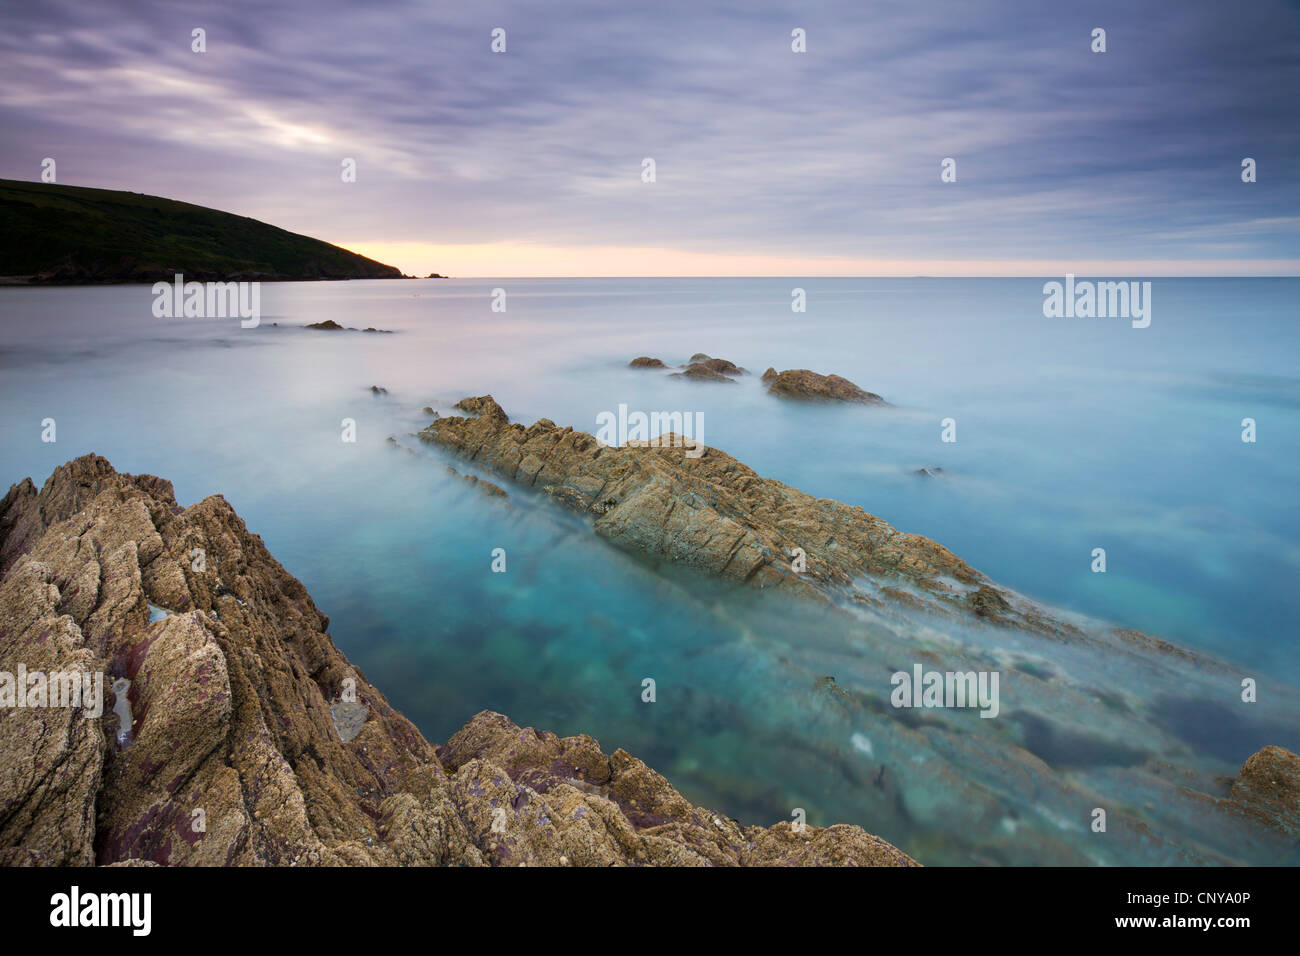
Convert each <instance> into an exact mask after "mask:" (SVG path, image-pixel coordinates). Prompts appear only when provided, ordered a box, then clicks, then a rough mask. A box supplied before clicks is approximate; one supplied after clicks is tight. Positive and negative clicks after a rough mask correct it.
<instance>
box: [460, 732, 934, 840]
mask: <svg viewBox="0 0 1300 956" xmlns="http://www.w3.org/2000/svg"><path fill="white" fill-rule="evenodd" d="M438 756H439V757H440V758H441V760H442V762H443V765H444V766H445V767H446V768H447V769H448V770H449V771H451V772H452V774H453V776H452V782H453V793H454V794H455V797H456V800H457V805H458V806H459V807H460V808H461V809H462V812H463V813H464V814H465V815H466V816H467V817H469V818H471V819H472V820H473V823H472V824H471V831H472V832H483V831H486V836H485V841H484V842H486V843H487V844H489V846H490V848H489V849H487V850H486V851H485V852H486V855H487V856H488V857H489V858H490V859H492V860H493V861H494V862H499V863H504V864H510V865H514V866H517V865H519V864H527V865H529V866H533V865H549V866H556V865H559V863H560V858H561V857H564V858H566V859H567V860H568V862H569V864H571V865H575V866H609V865H611V864H619V863H646V864H651V865H671V866H701V865H703V866H707V865H719V866H730V865H737V864H740V865H790V864H799V865H849V866H915V865H916V863H915V861H914V860H912V859H911V857H909V856H907V855H906V854H905V853H903V852H902V851H900V850H898V849H896V848H894V847H893V846H890V845H889V844H888V843H886V842H884V841H883V840H880V839H879V838H877V837H873V836H871V835H870V834H867V833H865V832H864V831H863V830H861V829H859V828H858V827H850V826H843V825H841V826H837V827H831V828H829V829H824V828H820V827H806V828H805V830H804V832H802V833H795V832H794V830H793V828H792V826H791V825H790V824H789V823H784V822H783V823H779V824H777V825H776V826H774V827H756V826H750V827H745V826H741V825H739V824H737V823H736V821H734V820H731V819H728V818H726V817H723V816H721V815H719V814H715V813H713V812H711V811H708V810H704V809H701V808H699V807H693V806H691V804H690V803H689V802H688V801H687V800H686V799H685V798H683V797H682V796H681V794H679V793H678V792H677V791H676V790H674V789H673V788H672V786H670V785H669V783H668V781H667V780H665V779H664V778H663V777H661V776H660V775H659V774H657V773H655V772H654V771H653V770H651V769H650V768H649V767H647V766H646V765H645V764H644V763H642V762H641V761H640V760H637V759H636V758H635V757H633V756H632V755H631V754H629V753H627V752H626V751H624V750H616V751H615V752H614V753H613V755H612V756H608V757H607V756H606V755H605V754H604V753H603V752H602V751H601V749H600V744H599V743H598V742H597V741H596V740H594V739H592V738H591V737H588V736H586V735H585V734H583V735H579V736H576V737H564V738H560V737H557V736H556V735H555V734H552V733H548V732H544V731H543V732H539V731H536V730H532V729H522V730H521V729H520V728H519V727H516V726H515V725H514V724H513V723H511V722H510V721H509V720H508V719H507V718H505V717H503V716H502V715H500V714H494V713H491V712H490V711H484V712H482V713H480V714H477V715H476V716H475V717H474V718H473V719H472V720H471V721H470V722H469V723H467V724H466V725H465V726H464V727H463V728H461V730H459V731H458V732H457V733H456V735H455V736H454V737H452V738H451V739H450V740H449V741H447V743H446V745H445V746H443V747H441V748H440V749H439V751H438ZM495 808H501V809H502V811H503V812H501V813H499V814H496V817H497V821H498V827H497V829H498V831H499V832H496V833H493V832H492V823H493V815H494V809H495ZM480 845H483V844H482V843H481V844H480Z"/></svg>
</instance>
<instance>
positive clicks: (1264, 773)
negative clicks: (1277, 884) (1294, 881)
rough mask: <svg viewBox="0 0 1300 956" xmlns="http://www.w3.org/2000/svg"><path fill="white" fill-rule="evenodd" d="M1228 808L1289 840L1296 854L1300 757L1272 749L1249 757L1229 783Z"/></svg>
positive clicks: (1298, 846)
mask: <svg viewBox="0 0 1300 956" xmlns="http://www.w3.org/2000/svg"><path fill="white" fill-rule="evenodd" d="M1228 804H1229V806H1230V808H1231V809H1232V810H1234V811H1236V812H1238V813H1240V814H1241V815H1243V816H1245V817H1247V818H1248V819H1250V820H1252V821H1254V822H1256V823H1258V824H1261V825H1263V826H1265V827H1267V828H1269V829H1271V830H1274V831H1276V832H1278V833H1279V834H1281V835H1283V836H1285V837H1287V838H1289V839H1290V841H1291V845H1292V849H1293V851H1296V852H1300V756H1296V755H1295V754H1293V753H1291V751H1289V750H1286V749H1284V748H1282V747H1273V746H1270V747H1264V748H1263V749H1262V750H1260V751H1258V752H1257V753H1254V754H1252V755H1251V756H1250V757H1249V758H1248V759H1247V760H1246V762H1245V764H1244V765H1243V766H1242V768H1241V773H1240V774H1239V775H1238V776H1237V779H1236V780H1235V781H1233V784H1232V791H1231V793H1230V794H1229V798H1228Z"/></svg>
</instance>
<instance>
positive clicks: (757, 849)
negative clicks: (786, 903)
mask: <svg viewBox="0 0 1300 956" xmlns="http://www.w3.org/2000/svg"><path fill="white" fill-rule="evenodd" d="M492 404H493V405H495V403H492ZM480 410H481V411H484V412H487V413H489V415H490V413H491V410H492V409H491V408H490V407H488V406H486V405H484V404H480ZM476 421H479V422H484V423H487V422H489V421H491V418H490V417H480V418H478V419H476ZM151 606H152V607H154V608H159V609H164V610H163V612H162V613H161V614H151ZM328 628H329V620H328V618H327V617H326V616H325V615H324V614H322V613H321V612H320V611H319V610H318V609H317V607H316V605H315V604H314V603H313V601H312V599H311V597H310V596H309V595H308V594H307V592H306V590H305V589H304V588H303V586H302V584H301V583H300V582H298V581H297V580H296V579H295V578H294V577H292V576H291V575H290V574H289V573H288V572H287V571H285V569H284V568H283V567H281V566H280V564H279V563H278V562H277V561H276V560H275V559H274V558H273V557H272V556H271V555H270V553H269V552H268V551H267V549H266V547H265V546H264V545H263V543H262V541H261V539H260V538H258V537H257V536H256V535H254V534H251V533H250V532H249V531H248V530H247V528H246V527H245V526H244V523H243V522H242V521H241V520H240V519H239V517H238V516H237V515H236V514H235V513H234V511H233V510H232V509H231V507H230V505H229V504H228V503H227V502H226V501H225V500H224V499H223V498H221V497H220V496H213V497H210V498H206V499H204V500H203V501H201V502H199V503H197V504H194V505H191V506H190V507H188V508H184V507H181V506H180V505H179V504H178V503H177V501H176V499H175V497H174V495H173V492H172V487H171V485H170V483H169V482H166V481H164V480H162V479H159V478H155V477H152V476H149V475H139V476H132V475H124V474H118V473H117V472H115V471H114V470H113V468H112V467H111V466H110V465H109V463H108V462H107V461H105V460H104V459H103V458H99V457H97V456H94V455H88V456H85V457H83V458H79V459H77V460H75V461H72V462H69V463H68V464H66V465H63V466H61V467H60V468H58V469H57V470H56V471H55V472H54V474H53V475H52V476H51V477H50V478H49V480H48V481H46V483H45V485H44V487H42V488H41V490H40V491H39V492H38V491H37V490H36V487H35V486H34V485H33V484H32V482H31V481H30V480H26V481H23V482H21V483H19V484H17V485H14V486H13V487H12V488H11V489H10V490H9V493H8V494H7V495H6V496H5V497H4V499H3V501H2V502H0V671H5V672H8V673H10V674H14V673H16V672H17V671H18V669H19V667H20V666H22V667H25V668H26V670H27V672H28V673H35V672H37V671H39V672H41V673H43V674H50V673H54V672H62V673H82V672H85V673H92V674H93V673H96V672H98V673H102V675H103V678H104V679H103V688H104V694H105V699H103V701H102V704H103V707H102V714H101V715H100V716H93V715H92V716H87V712H86V709H85V708H82V709H77V708H73V707H68V706H39V707H38V706H33V707H23V708H19V707H13V706H5V707H2V708H0V864H43V865H68V864H78V865H86V864H92V863H99V864H120V863H124V862H130V861H143V862H153V863H159V864H166V865H177V864H215V865H232V864H272V865H314V864H351V865H368V864H385V865H387V864H418V865H424V864H469V865H479V864H485V863H486V864H494V863H501V864H510V865H517V864H521V863H528V864H534V863H538V864H552V865H555V864H558V865H565V864H568V865H587V864H609V863H631V864H635V863H645V864H710V863H712V864H745V865H757V864H787V863H848V864H862V865H869V864H890V865H892V864H898V865H910V864H911V863H912V861H911V860H910V859H909V858H908V857H906V856H905V855H904V854H902V853H900V852H899V851H897V850H895V849H894V848H893V847H891V846H889V845H888V844H886V843H884V842H883V841H881V840H879V839H877V838H875V837H872V836H869V835H868V834H866V833H865V832H863V831H862V830H860V829H858V828H856V827H847V826H835V827H830V828H826V829H822V828H816V827H808V828H806V829H805V830H803V831H802V832H799V833H796V832H794V831H793V829H792V828H791V826H790V825H789V824H784V823H783V824H778V825H777V826H774V827H771V828H762V827H742V826H739V825H738V824H736V823H735V822H734V821H732V820H729V819H727V818H726V817H723V816H721V815H718V814H713V813H710V812H708V811H706V810H702V809H700V808H696V807H693V806H691V805H690V804H689V803H688V802H687V801H686V800H685V799H684V798H682V797H681V796H680V795H679V794H678V793H677V792H676V791H675V790H673V788H672V787H671V786H670V785H669V784H668V782H667V781H665V780H664V779H663V778H662V777H660V776H659V775H658V774H655V773H654V771H652V770H650V769H649V768H648V767H646V766H645V765H644V764H643V763H641V762H640V761H639V760H637V759H635V758H634V757H632V756H630V755H628V754H626V753H624V752H623V751H616V752H615V753H614V754H613V755H612V756H606V755H605V754H604V753H603V752H602V751H601V749H600V747H599V744H597V742H596V741H595V740H593V739H591V738H590V737H571V738H565V739H560V738H557V737H555V736H554V735H552V734H547V733H544V732H538V731H534V730H531V729H520V728H518V727H516V726H515V725H514V724H512V723H510V721H509V720H507V719H506V718H505V717H502V716H501V715H499V714H492V713H487V712H485V713H482V714H479V715H478V716H477V717H475V718H474V719H473V720H471V721H470V722H469V724H467V725H466V726H465V728H464V729H463V730H462V731H460V732H459V733H458V734H457V735H456V736H455V737H453V738H452V740H451V741H449V742H448V744H447V745H446V747H444V748H443V749H442V758H441V759H440V758H439V753H438V751H436V750H435V749H434V748H433V747H432V746H431V745H430V744H429V743H428V742H426V741H425V739H424V738H423V737H422V736H421V735H420V733H419V731H418V730H417V729H416V728H415V727H414V726H413V725H412V724H411V723H410V722H409V721H407V720H406V719H405V718H404V717H402V715H401V714H399V713H397V712H396V711H395V710H394V709H393V708H392V707H391V706H390V705H389V703H388V701H387V700H386V699H385V698H384V696H383V694H381V693H380V692H379V690H378V689H376V688H375V687H373V686H372V685H371V684H370V683H369V682H368V681H367V680H366V679H365V676H364V675H363V674H362V673H361V672H360V671H359V670H357V669H356V668H355V667H353V666H352V665H351V664H350V663H349V662H348V661H347V659H346V658H345V657H344V656H343V655H342V654H341V653H340V652H339V651H338V649H337V648H335V646H334V644H333V641H332V640H331V639H330V637H329V634H328ZM128 681H129V685H128V684H127V683H126V682H128ZM114 684H117V685H118V686H119V687H123V688H127V689H125V690H124V691H123V693H124V697H125V699H124V700H121V701H119V700H115V699H114V698H113V694H112V693H111V691H110V690H109V688H110V687H111V686H113V685H114ZM119 712H120V713H123V714H127V715H129V716H128V717H127V720H129V722H130V726H129V727H119V726H118V720H117V718H116V714H117V713H119ZM119 729H120V730H123V731H127V732H126V733H122V734H120V735H119V733H118V731H119Z"/></svg>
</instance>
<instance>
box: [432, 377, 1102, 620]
mask: <svg viewBox="0 0 1300 956" xmlns="http://www.w3.org/2000/svg"><path fill="white" fill-rule="evenodd" d="M457 407H459V408H462V409H464V410H466V411H469V412H471V413H472V414H473V415H474V416H476V417H472V418H443V419H439V420H438V421H436V422H433V423H432V424H431V425H429V426H428V427H427V428H425V429H424V430H423V431H421V432H420V433H419V437H420V439H421V440H422V441H426V442H432V443H435V444H439V445H442V446H444V447H446V448H449V449H451V450H452V451H454V452H456V453H457V454H459V455H462V456H464V457H465V458H467V459H471V460H473V461H474V462H475V464H477V465H480V466H482V467H484V468H488V469H491V470H492V471H494V472H496V473H497V474H499V475H502V476H504V477H506V478H508V479H510V480H512V481H517V482H519V483H521V484H524V485H529V486H532V487H535V488H538V489H540V490H542V491H544V492H545V493H546V494H548V495H550V496H551V497H552V498H555V499H556V500H557V501H559V502H561V503H563V504H564V505H566V506H567V507H569V508H572V509H574V510H577V511H582V512H586V513H588V514H591V515H592V516H593V517H594V518H595V522H594V529H595V531H596V533H597V534H599V535H601V536H602V537H604V538H606V539H608V540H610V541H612V542H614V543H616V544H618V545H620V546H622V547H624V548H626V549H628V550H631V551H634V552H639V553H642V554H644V555H647V556H649V557H651V558H655V559H667V560H670V561H674V562H677V563H681V564H685V565H688V566H691V567H695V568H698V569H700V570H703V571H706V572H708V573H711V574H715V575H719V576H722V577H724V578H731V579H733V580H738V581H743V582H745V583H748V584H752V585H755V586H758V587H781V588H786V589H788V590H791V591H793V592H797V593H800V594H804V595H808V596H814V597H820V598H826V597H838V596H843V595H845V594H847V593H851V591H852V588H853V582H854V581H855V580H856V579H857V578H859V577H860V576H862V575H870V576H872V577H875V578H884V579H888V580H894V581H900V582H905V583H907V584H909V585H911V586H913V587H914V589H915V590H916V591H917V594H916V595H915V596H912V597H911V599H912V600H913V601H915V602H916V603H917V604H918V605H919V606H930V607H932V609H937V610H945V611H948V612H951V613H958V614H961V615H968V614H970V613H971V612H975V613H979V614H982V615H987V616H990V617H993V618H994V619H995V620H996V621H998V622H1003V621H1006V622H1012V621H1014V622H1016V623H1019V624H1021V625H1023V626H1027V627H1034V628H1036V629H1040V630H1042V629H1046V630H1048V631H1052V632H1057V633H1075V632H1076V631H1077V629H1076V628H1074V627H1073V626H1072V625H1069V624H1065V623H1063V622H1058V621H1053V620H1050V619H1048V618H1046V617H1045V616H1043V615H1042V614H1041V613H1040V612H1039V610H1038V609H1036V608H1035V607H1033V606H1032V605H1030V604H1029V603H1028V602H1021V603H1019V604H1017V605H1016V606H1012V605H1011V604H1010V603H1009V602H1008V601H1007V599H1006V598H1005V597H1004V596H1003V594H1002V592H1001V591H999V590H998V589H997V588H996V586H994V585H993V584H992V582H991V581H989V580H988V579H987V578H986V577H984V575H982V574H980V573H979V572H978V571H976V570H975V569H974V568H972V567H970V566H969V565H968V564H966V562H965V561H963V560H961V558H959V557H957V555H955V554H953V553H952V552H951V551H949V550H948V549H947V548H945V547H943V546H942V545H939V544H937V543H935V542H934V541H931V540H930V539H929V538H925V537H922V536H921V535H915V534H904V533H902V532H900V531H897V530H895V529H894V528H893V527H891V526H890V525H889V524H887V523H886V522H884V521H882V520H881V519H880V518H877V517H875V516H874V515H870V514H868V513H867V512H865V511H863V510H862V509H861V508H856V507H850V506H848V505H845V504H842V503H841V502H838V501H831V500H829V499H825V498H820V499H819V498H814V497H812V496H811V495H807V494H805V493H803V492H802V491H799V490H798V489H797V488H791V487H790V486H789V485H786V484H783V483H781V482H779V481H775V480H772V479H767V478H762V477H760V476H759V475H758V474H757V473H755V472H754V471H753V469H751V468H748V467H746V466H745V465H744V464H742V463H741V462H739V461H737V460H736V459H734V458H732V457H731V456H730V455H727V454H726V453H725V452H721V451H719V450H718V449H716V448H710V449H708V450H707V451H705V452H704V454H703V455H702V456H701V457H698V458H688V457H686V456H685V454H684V453H683V452H684V450H685V449H684V448H683V447H681V443H680V441H677V446H678V447H672V444H673V442H674V440H676V437H677V436H668V437H666V438H664V439H663V441H662V442H660V443H658V444H656V445H651V444H649V443H646V442H629V443H628V444H627V445H625V446H624V447H621V448H610V447H607V446H602V445H600V444H599V443H597V441H596V439H595V438H594V437H592V436H591V435H589V434H587V433H586V432H579V431H574V430H573V429H572V428H560V427H558V426H556V425H555V423H553V422H551V421H550V420H548V419H541V420H539V421H538V422H536V423H534V424H533V425H532V426H530V427H528V428H525V427H524V426H523V425H518V424H511V423H510V421H509V418H508V417H507V416H506V413H505V411H504V410H502V408H501V407H500V406H499V405H498V404H497V403H496V402H495V401H493V399H492V397H491V396H481V397H478V398H467V399H465V400H463V401H462V402H460V403H458V405H457ZM665 446H667V447H665ZM794 548H802V549H803V550H804V552H805V553H806V556H807V568H806V570H805V571H803V572H801V573H796V572H795V571H794V570H793V569H792V567H791V564H790V561H789V559H788V557H787V556H788V555H789V554H791V553H792V551H793V549H794ZM972 593H974V594H978V595H979V596H978V597H973V598H972V597H969V595H971V594H972ZM1003 604H1006V607H1005V608H1004V607H1003V606H1002V605H1003Z"/></svg>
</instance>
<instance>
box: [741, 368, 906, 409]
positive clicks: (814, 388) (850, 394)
mask: <svg viewBox="0 0 1300 956" xmlns="http://www.w3.org/2000/svg"><path fill="white" fill-rule="evenodd" d="M762 381H763V383H764V384H766V385H767V391H768V394H771V395H777V396H780V397H782V398H792V399H797V400H799V401H821V402H855V403H858V404H862V405H888V404H889V403H888V402H887V401H885V400H884V399H883V398H881V397H880V396H879V395H877V394H876V393H875V392H868V391H866V390H865V389H861V388H858V386H856V385H854V384H853V383H852V382H850V381H849V380H848V379H847V378H841V377H840V376H839V375H819V374H818V373H816V372H810V371H809V370H808V369H806V368H792V369H786V370H785V371H784V372H778V371H777V370H776V369H774V368H769V369H768V370H767V371H766V372H764V373H763V378H762Z"/></svg>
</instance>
